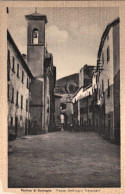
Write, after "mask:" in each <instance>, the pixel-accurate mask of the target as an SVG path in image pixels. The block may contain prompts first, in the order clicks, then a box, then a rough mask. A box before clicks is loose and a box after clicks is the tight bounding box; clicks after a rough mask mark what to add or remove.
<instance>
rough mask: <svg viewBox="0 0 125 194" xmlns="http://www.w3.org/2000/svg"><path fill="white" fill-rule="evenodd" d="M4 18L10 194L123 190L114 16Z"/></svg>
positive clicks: (55, 12)
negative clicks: (18, 192) (18, 191)
mask: <svg viewBox="0 0 125 194" xmlns="http://www.w3.org/2000/svg"><path fill="white" fill-rule="evenodd" d="M6 15H7V35H6V36H7V37H6V39H7V65H6V68H7V103H8V114H7V124H8V138H7V141H8V164H7V165H8V188H120V187H121V167H120V163H121V159H120V150H121V146H120V145H121V138H120V134H121V127H120V119H121V118H120V14H119V8H118V7H108V6H107V7H37V6H36V7H15V6H14V7H13V6H12V7H11V6H10V7H6ZM22 191H23V190H22ZM24 192H25V190H24Z"/></svg>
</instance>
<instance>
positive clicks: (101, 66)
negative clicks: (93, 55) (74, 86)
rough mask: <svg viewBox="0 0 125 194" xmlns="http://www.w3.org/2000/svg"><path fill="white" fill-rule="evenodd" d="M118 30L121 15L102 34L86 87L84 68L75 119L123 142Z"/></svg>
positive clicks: (75, 108)
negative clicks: (94, 64)
mask: <svg viewBox="0 0 125 194" xmlns="http://www.w3.org/2000/svg"><path fill="white" fill-rule="evenodd" d="M119 30H120V19H119V18H117V19H115V20H114V21H113V22H111V23H109V24H108V25H107V27H106V29H105V31H104V33H103V35H102V37H101V41H100V45H99V50H98V55H97V56H98V58H97V66H95V68H94V69H93V71H92V72H93V73H92V77H91V84H90V85H88V86H87V87H84V83H85V81H84V80H85V76H83V73H82V72H84V71H83V70H82V69H81V71H80V88H79V90H78V91H77V93H76V94H75V95H74V96H73V107H74V112H73V116H74V122H75V123H77V124H78V125H84V126H85V125H87V126H91V129H93V130H95V131H97V132H98V133H99V134H100V135H101V136H103V137H104V138H106V139H109V140H110V141H112V142H116V143H119V142H120V36H119ZM90 68H91V67H90ZM87 80H89V79H88V78H87ZM89 82H90V80H89ZM81 83H83V86H81Z"/></svg>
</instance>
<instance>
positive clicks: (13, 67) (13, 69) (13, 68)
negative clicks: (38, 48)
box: [12, 57, 15, 73]
mask: <svg viewBox="0 0 125 194" xmlns="http://www.w3.org/2000/svg"><path fill="white" fill-rule="evenodd" d="M12 71H13V72H14V73H15V58H14V57H13V66H12Z"/></svg>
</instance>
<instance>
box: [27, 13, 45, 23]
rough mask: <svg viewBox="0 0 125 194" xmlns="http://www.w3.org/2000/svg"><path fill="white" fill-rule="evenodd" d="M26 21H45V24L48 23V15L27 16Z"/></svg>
mask: <svg viewBox="0 0 125 194" xmlns="http://www.w3.org/2000/svg"><path fill="white" fill-rule="evenodd" d="M25 18H26V20H44V21H45V23H48V20H47V16H46V15H39V14H38V15H37V14H36V15H33V14H29V15H25Z"/></svg>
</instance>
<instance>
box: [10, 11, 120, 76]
mask: <svg viewBox="0 0 125 194" xmlns="http://www.w3.org/2000/svg"><path fill="white" fill-rule="evenodd" d="M34 12H35V8H9V14H8V29H9V31H10V33H11V35H12V37H13V39H14V41H15V43H16V45H17V47H18V48H19V50H20V52H21V53H25V54H26V53H27V21H26V20H25V15H27V14H31V13H34ZM37 12H38V13H41V14H45V15H47V18H48V23H47V24H46V42H47V45H48V47H47V48H48V52H50V53H52V54H53V59H54V65H55V66H56V68H57V79H59V78H61V77H64V76H67V75H70V74H73V73H78V72H79V70H80V68H81V67H83V65H84V64H88V65H96V61H97V52H98V48H99V44H100V39H101V36H102V33H103V32H104V30H105V28H106V26H107V24H108V23H109V22H112V20H114V19H115V18H116V17H118V16H119V12H118V8H37Z"/></svg>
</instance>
